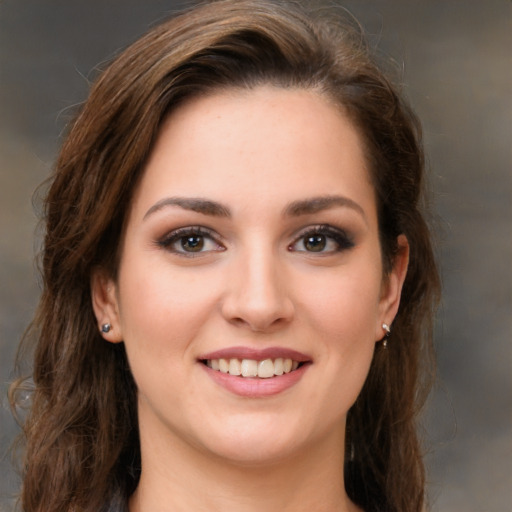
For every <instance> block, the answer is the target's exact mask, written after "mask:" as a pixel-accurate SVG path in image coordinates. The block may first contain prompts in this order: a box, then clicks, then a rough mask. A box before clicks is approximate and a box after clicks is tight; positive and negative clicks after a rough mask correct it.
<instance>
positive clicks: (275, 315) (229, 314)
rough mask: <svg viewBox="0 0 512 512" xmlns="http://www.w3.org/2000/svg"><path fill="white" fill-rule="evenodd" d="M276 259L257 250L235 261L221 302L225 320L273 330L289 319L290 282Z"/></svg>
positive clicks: (255, 328) (252, 329) (290, 315)
mask: <svg viewBox="0 0 512 512" xmlns="http://www.w3.org/2000/svg"><path fill="white" fill-rule="evenodd" d="M277 260H278V258H277V256H275V255H272V254H271V253H269V254H262V253H261V252H259V253H253V254H252V255H250V256H249V257H245V258H244V257H241V258H240V261H239V262H237V263H236V264H234V269H233V271H232V272H231V273H230V274H229V283H228V287H227V288H228V292H227V294H226V295H225V296H224V300H223V302H222V306H221V308H222V314H223V316H224V318H225V319H226V320H227V321H228V322H230V323H232V324H234V325H237V326H241V327H246V328H248V329H250V330H251V331H254V332H273V331H275V330H277V329H280V328H282V327H283V326H285V325H287V324H288V323H289V322H290V321H291V320H292V318H293V315H294V305H293V301H292V300H291V297H290V294H289V292H288V290H290V285H291V283H290V282H287V275H286V273H285V272H283V269H282V268H281V267H280V265H279V263H278V261H277Z"/></svg>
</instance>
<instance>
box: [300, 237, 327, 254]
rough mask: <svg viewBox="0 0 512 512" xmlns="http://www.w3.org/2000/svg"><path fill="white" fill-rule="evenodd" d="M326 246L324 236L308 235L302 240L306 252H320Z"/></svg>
mask: <svg viewBox="0 0 512 512" xmlns="http://www.w3.org/2000/svg"><path fill="white" fill-rule="evenodd" d="M326 245H327V240H326V238H325V235H321V234H318V235H309V236H306V237H305V238H304V248H305V249H306V251H311V252H320V251H323V250H324V249H325V247H326Z"/></svg>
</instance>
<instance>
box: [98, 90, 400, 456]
mask: <svg viewBox="0 0 512 512" xmlns="http://www.w3.org/2000/svg"><path fill="white" fill-rule="evenodd" d="M376 211H377V210H376V203H375V195H374V190H373V188H372V185H371V183H370V179H369V174H368V170H367V168H366V163H365V159H364V155H363V152H362V145H361V141H360V139H359V136H358V134H357V132H356V131H355V129H354V127H353V126H352V124H351V123H350V122H349V121H348V119H347V118H346V117H345V116H344V115H343V114H342V113H340V110H339V109H337V108H336V107H334V106H333V105H332V104H330V103H329V102H328V100H327V99H325V98H324V97H322V96H321V95H319V94H317V93H315V92H313V91H305V90H285V89H278V88H272V87H260V88H257V89H255V90H250V91H238V90H234V91H228V92H223V93H219V94H216V95H212V96H209V97H206V98H201V99H196V100H193V101H192V102H190V103H188V104H186V105H184V106H182V107H180V109H179V110H178V111H176V112H174V113H173V114H172V116H171V117H170V118H169V119H168V120H167V122H166V123H165V124H164V125H163V127H162V130H161V133H160V136H159V139H158V141H157V143H156V146H155V148H154V150H153V152H152V155H151V158H150V159H149V162H148V163H147V167H146V169H145V172H144V175H143V178H142V181H141V182H140V185H139V187H138V189H137V191H136V194H135V196H134V199H133V204H132V207H131V211H130V213H129V218H128V222H127V227H126V232H125V236H124V239H123V246H122V253H121V262H120V268H119V272H118V277H117V280H116V281H115V282H114V281H110V280H109V279H108V278H106V277H104V276H102V275H101V273H98V274H97V275H96V276H95V277H94V278H93V300H94V307H95V311H96V316H97V318H98V323H99V324H100V325H101V324H102V323H105V322H110V323H111V324H112V326H113V328H112V330H111V331H110V332H109V333H105V334H104V337H105V338H106V339H107V340H108V341H111V342H119V341H121V340H123V341H124V343H125V345H126V350H127V354H128V358H129V362H130V366H131V370H132V372H133V376H134V378H135V382H136V384H137V387H138V407H139V421H140V430H141V438H142V442H143V443H144V439H147V440H153V441H154V440H157V443H158V444H160V445H161V446H172V447H173V448H174V449H175V448H176V447H178V446H179V447H186V448H187V449H189V450H194V451H196V452H198V453H199V452H200V453H202V454H208V455H211V456H216V457H219V456H220V457H222V458H225V459H229V460H232V461H238V462H244V463H251V462H261V461H269V460H277V459H279V458H283V457H287V456H291V455H293V454H294V453H298V452H299V451H301V452H302V453H304V452H306V453H307V452H308V450H311V451H313V450H314V449H315V447H316V446H318V444H319V443H320V442H326V440H327V442H329V443H332V445H333V446H334V445H335V444H336V448H337V449H340V450H342V449H343V435H344V427H345V419H346V414H347V411H348V410H349V408H350V406H351V405H352V404H353V403H354V401H355V399H356V397H357V395H358V394H359V392H360V390H361V388H362V386H363V383H364V380H365V378H366V375H367V373H368V369H369V365H370V362H371V359H372V355H373V352H374V349H375V343H376V341H378V340H379V339H381V338H382V337H383V335H384V331H383V329H382V323H383V322H386V323H388V324H390V323H391V322H392V320H393V317H394V315H395V313H396V310H397V307H398V301H399V295H400V287H401V283H402V281H403V278H404V275H405V267H406V256H399V257H398V258H397V262H396V264H395V267H394V268H393V270H392V272H391V273H390V274H389V275H387V276H384V275H383V268H382V257H381V251H380V246H379V236H378V228H377V213H376ZM402 245H403V244H402ZM401 254H405V251H402V253H401ZM240 374H242V375H240ZM148 442H150V441H148Z"/></svg>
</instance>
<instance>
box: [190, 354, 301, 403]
mask: <svg viewBox="0 0 512 512" xmlns="http://www.w3.org/2000/svg"><path fill="white" fill-rule="evenodd" d="M200 364H201V366H202V367H203V368H204V370H205V371H206V373H207V375H208V376H209V377H210V378H211V379H213V380H214V381H215V382H216V383H217V384H219V385H220V386H221V387H223V388H224V389H227V390H228V391H230V392H231V393H234V394H235V395H239V396H244V397H249V398H264V397H267V396H273V395H278V394H279V393H282V392H283V391H285V390H287V389H289V388H291V387H292V386H294V385H295V384H296V383H297V382H298V381H299V380H300V379H301V378H302V377H303V375H304V373H305V372H306V371H307V369H308V368H309V366H310V364H309V363H306V364H303V365H301V366H299V368H297V369H296V370H294V371H292V372H290V373H284V374H283V375H276V376H275V377H270V378H268V379H261V378H258V377H240V376H238V375H230V374H229V373H222V372H220V371H218V370H212V369H211V368H209V367H208V366H206V365H205V364H203V363H200Z"/></svg>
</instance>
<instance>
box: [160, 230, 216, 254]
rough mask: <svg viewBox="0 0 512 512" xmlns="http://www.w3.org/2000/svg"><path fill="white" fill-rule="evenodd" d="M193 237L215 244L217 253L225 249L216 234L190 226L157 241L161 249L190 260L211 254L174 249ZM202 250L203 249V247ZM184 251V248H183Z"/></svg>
mask: <svg viewBox="0 0 512 512" xmlns="http://www.w3.org/2000/svg"><path fill="white" fill-rule="evenodd" d="M192 237H201V238H202V239H203V243H205V242H204V241H205V240H209V241H211V242H213V243H214V244H215V245H216V249H215V250H217V251H223V250H224V249H225V248H224V247H223V246H222V245H221V244H220V243H219V242H218V241H217V236H216V235H215V233H214V232H213V231H211V230H209V229H207V228H204V227H201V226H189V227H185V228H179V229H175V230H174V231H171V232H170V233H167V234H166V235H165V236H164V237H163V238H161V239H160V240H158V241H157V245H158V246H159V247H162V248H164V249H166V250H168V251H170V252H172V253H174V254H178V255H179V256H185V257H188V258H194V257H197V256H199V255H201V254H203V253H204V252H210V251H202V250H199V251H185V250H178V249H177V248H173V245H174V244H176V243H178V242H182V243H183V241H184V240H185V239H186V238H192ZM201 248H202V247H201ZM181 249H183V246H182V247H181Z"/></svg>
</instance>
